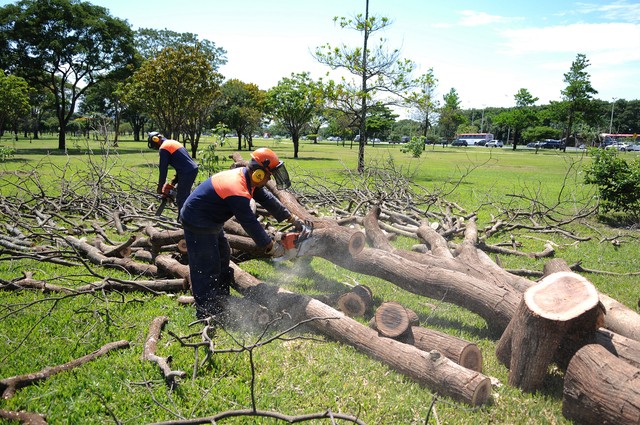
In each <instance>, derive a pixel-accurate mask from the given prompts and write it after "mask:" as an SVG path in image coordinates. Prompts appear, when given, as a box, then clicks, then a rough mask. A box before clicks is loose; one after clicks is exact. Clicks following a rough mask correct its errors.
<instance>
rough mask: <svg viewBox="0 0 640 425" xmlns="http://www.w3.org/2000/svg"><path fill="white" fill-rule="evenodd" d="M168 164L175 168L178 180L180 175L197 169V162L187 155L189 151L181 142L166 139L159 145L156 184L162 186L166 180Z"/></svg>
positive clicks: (191, 172) (194, 171)
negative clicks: (158, 170)
mask: <svg viewBox="0 0 640 425" xmlns="http://www.w3.org/2000/svg"><path fill="white" fill-rule="evenodd" d="M169 165H171V166H172V167H173V168H174V169H175V170H176V175H177V176H178V181H179V180H180V175H189V174H193V173H196V172H197V171H198V164H196V162H195V161H194V160H193V159H192V158H191V156H189V152H187V150H186V149H185V147H184V146H182V143H180V142H178V141H175V140H171V139H166V140H165V141H164V142H162V145H160V164H159V166H158V168H159V169H160V175H159V176H158V186H162V185H163V184H164V183H165V182H166V181H167V173H168V171H169Z"/></svg>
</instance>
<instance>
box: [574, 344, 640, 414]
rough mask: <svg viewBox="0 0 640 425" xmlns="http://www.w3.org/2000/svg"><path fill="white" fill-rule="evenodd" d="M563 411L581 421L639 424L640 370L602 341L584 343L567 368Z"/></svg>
mask: <svg viewBox="0 0 640 425" xmlns="http://www.w3.org/2000/svg"><path fill="white" fill-rule="evenodd" d="M562 414H563V415H564V416H565V417H566V418H568V419H571V420H574V421H576V422H578V423H582V424H594V425H596V424H597V425H600V424H611V425H614V424H615V425H627V424H628V425H632V424H633V425H638V424H640V370H639V369H637V368H635V367H633V366H631V365H629V364H628V363H626V362H624V361H622V360H620V359H618V358H617V357H616V356H614V355H612V354H611V353H609V352H608V351H607V350H606V349H605V348H604V347H602V346H600V345H597V344H589V345H585V346H584V347H583V348H581V349H580V350H579V351H578V352H577V353H576V355H575V356H574V357H573V359H571V362H570V363H569V367H568V368H567V373H566V374H565V378H564V391H563V398H562Z"/></svg>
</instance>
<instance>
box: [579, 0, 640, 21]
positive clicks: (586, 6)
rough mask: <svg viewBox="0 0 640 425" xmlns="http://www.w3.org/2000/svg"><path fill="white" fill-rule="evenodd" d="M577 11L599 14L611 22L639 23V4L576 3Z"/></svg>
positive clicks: (620, 2)
mask: <svg viewBox="0 0 640 425" xmlns="http://www.w3.org/2000/svg"><path fill="white" fill-rule="evenodd" d="M577 6H578V8H577V11H578V12H579V13H584V14H599V15H600V16H601V17H602V18H605V19H608V20H611V21H624V22H639V21H640V3H629V2H628V1H624V0H621V1H615V2H613V3H610V4H594V3H577Z"/></svg>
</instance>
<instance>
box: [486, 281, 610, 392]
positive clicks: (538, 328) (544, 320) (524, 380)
mask: <svg viewBox="0 0 640 425" xmlns="http://www.w3.org/2000/svg"><path fill="white" fill-rule="evenodd" d="M600 311H601V310H600V307H599V301H598V292H597V291H596V289H595V287H594V286H593V285H592V284H591V283H590V282H589V281H588V280H586V279H585V278H583V277H582V276H580V275H578V274H576V273H572V272H558V273H553V274H551V275H549V276H547V277H546V278H544V279H543V280H542V281H540V283H539V284H538V285H536V286H533V287H531V288H529V289H528V290H527V292H525V294H524V297H523V300H522V302H521V303H520V306H519V307H518V311H517V312H516V315H515V316H514V318H513V320H512V323H510V325H509V327H508V328H507V330H506V331H505V333H504V334H503V335H502V338H500V342H499V343H498V347H497V348H496V354H497V355H498V358H499V359H501V361H503V360H505V357H506V356H505V355H504V353H505V352H507V353H508V352H510V361H509V384H510V385H512V386H514V387H519V388H520V389H522V390H523V391H528V392H534V391H536V390H538V389H539V388H540V387H541V386H542V383H543V381H544V377H545V375H546V373H547V369H548V367H549V365H550V364H551V362H552V361H553V359H554V357H555V356H556V353H557V351H558V348H559V346H560V343H561V341H562V340H563V338H566V334H567V332H568V331H569V330H571V332H570V335H571V336H573V335H580V336H581V337H582V338H584V339H585V340H591V339H592V338H593V337H594V335H595V332H596V329H597V320H598V317H600ZM499 350H502V354H499V353H498V351H499Z"/></svg>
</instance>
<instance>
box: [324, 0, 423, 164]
mask: <svg viewBox="0 0 640 425" xmlns="http://www.w3.org/2000/svg"><path fill="white" fill-rule="evenodd" d="M334 22H337V23H338V25H340V27H341V28H348V29H353V30H356V31H358V32H359V33H361V34H362V46H361V47H355V48H352V47H348V46H346V45H342V46H341V47H336V48H334V47H332V46H331V45H329V44H326V45H324V46H322V47H320V48H317V49H316V52H315V58H316V59H317V60H318V61H319V62H320V63H322V64H325V65H328V66H329V67H331V69H344V70H346V71H348V72H349V73H351V74H352V75H353V76H354V78H359V80H360V81H359V84H358V85H357V84H354V83H349V82H345V83H344V84H341V87H340V88H339V90H335V91H334V92H333V93H335V94H336V96H335V97H333V99H334V101H335V102H336V104H337V106H336V107H338V108H340V109H342V110H343V111H345V112H348V113H352V114H354V123H355V124H356V125H357V126H358V127H359V129H360V132H359V134H361V137H360V140H359V149H358V172H359V173H362V172H363V171H364V147H365V145H366V140H367V137H366V128H367V124H366V121H367V107H368V104H369V103H370V102H371V101H372V99H373V98H374V97H375V95H376V93H378V92H385V93H394V94H399V93H402V92H405V91H406V90H408V88H409V87H411V83H412V82H411V80H410V78H409V77H410V74H411V72H413V69H414V68H415V65H414V64H413V63H412V62H411V61H408V60H400V59H399V57H400V52H399V50H398V49H395V50H391V51H389V50H388V49H386V47H385V45H384V43H385V40H384V39H381V42H380V44H379V45H377V46H374V48H373V49H372V48H370V45H369V41H370V40H369V38H370V36H371V35H372V34H374V33H375V32H377V31H381V30H383V29H385V28H386V27H387V26H389V25H390V24H391V21H390V20H389V19H388V18H386V17H378V16H369V0H366V7H365V13H364V15H363V14H358V15H356V16H355V17H353V18H352V19H349V18H345V17H342V18H339V17H335V18H334ZM330 93H331V92H330ZM356 105H358V106H357V107H356Z"/></svg>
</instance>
